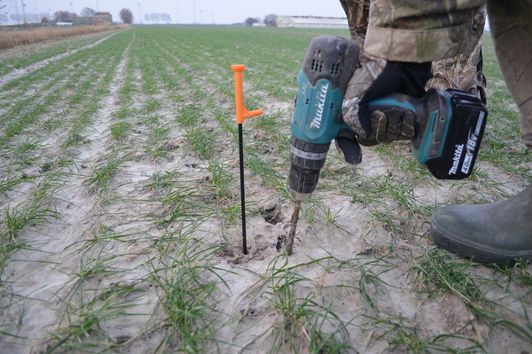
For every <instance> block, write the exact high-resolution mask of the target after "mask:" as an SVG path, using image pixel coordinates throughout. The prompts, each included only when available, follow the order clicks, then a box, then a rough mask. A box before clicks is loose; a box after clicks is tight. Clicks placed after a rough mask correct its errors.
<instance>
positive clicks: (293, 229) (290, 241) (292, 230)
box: [286, 201, 301, 255]
mask: <svg viewBox="0 0 532 354" xmlns="http://www.w3.org/2000/svg"><path fill="white" fill-rule="evenodd" d="M299 209H301V202H300V201H296V202H294V211H293V212H292V217H291V218H290V232H289V233H288V239H287V240H286V253H287V254H288V255H291V254H292V248H293V247H294V238H295V237H296V228H297V221H298V220H299Z"/></svg>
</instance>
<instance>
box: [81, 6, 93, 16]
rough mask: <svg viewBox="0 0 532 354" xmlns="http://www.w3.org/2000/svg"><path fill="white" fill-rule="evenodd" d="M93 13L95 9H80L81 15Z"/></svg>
mask: <svg viewBox="0 0 532 354" xmlns="http://www.w3.org/2000/svg"><path fill="white" fill-rule="evenodd" d="M95 13H96V11H95V10H94V9H91V8H90V7H84V8H83V10H81V16H94V14H95Z"/></svg>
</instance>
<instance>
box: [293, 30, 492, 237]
mask: <svg viewBox="0 0 532 354" xmlns="http://www.w3.org/2000/svg"><path fill="white" fill-rule="evenodd" d="M358 54H359V53H358V48H357V45H356V44H355V42H353V41H351V40H347V39H345V38H342V37H336V36H320V37H316V38H314V39H313V40H312V41H311V43H310V46H309V48H308V51H307V54H306V56H305V59H304V62H303V67H302V68H301V70H300V72H299V74H298V79H297V80H298V93H297V98H296V104H295V111H294V115H293V117H292V124H291V130H292V146H291V166H290V172H289V176H288V186H289V190H290V193H291V196H292V198H293V200H294V201H295V202H296V207H297V209H298V211H299V204H300V202H301V201H302V200H305V199H306V198H307V197H308V196H309V195H310V194H311V193H312V192H313V191H314V190H315V189H316V186H317V183H318V179H319V174H320V170H321V168H322V167H323V165H324V164H325V159H326V157H327V152H328V150H329V147H330V144H331V141H332V140H333V139H336V140H337V142H339V138H342V137H353V138H354V132H353V131H352V129H351V128H350V127H349V126H348V125H347V124H346V123H344V122H343V120H342V117H341V110H342V101H343V98H344V94H345V91H346V88H347V84H348V82H349V80H350V78H351V76H352V74H353V72H354V70H355V69H356V67H357V66H358ZM369 108H370V112H371V111H374V110H377V109H378V110H381V111H383V112H384V113H385V114H400V115H403V114H404V115H406V114H410V115H414V121H415V132H416V137H415V139H414V140H413V141H412V151H413V154H414V156H415V157H416V159H417V160H418V161H419V162H421V163H422V164H425V165H426V166H427V168H428V169H429V171H430V172H431V173H432V174H433V175H434V176H435V177H436V178H440V179H462V178H466V177H468V176H469V175H470V174H471V172H472V170H473V165H474V163H475V160H476V157H477V155H478V151H479V148H480V142H481V140H482V135H483V133H484V127H485V125H486V118H487V114H488V112H487V109H486V107H485V106H484V105H483V104H482V102H481V101H480V100H479V99H478V98H477V97H476V96H475V95H472V94H469V93H467V92H465V91H461V90H447V91H438V90H433V89H431V90H429V91H428V92H427V93H426V94H425V95H424V96H423V97H422V98H415V97H411V96H407V95H403V94H393V95H390V96H387V97H384V98H380V99H376V100H374V101H371V102H370V103H369ZM357 154H358V156H354V157H351V161H350V162H352V163H353V162H354V163H358V162H360V160H361V155H360V151H355V152H354V155H357ZM294 232H295V231H294Z"/></svg>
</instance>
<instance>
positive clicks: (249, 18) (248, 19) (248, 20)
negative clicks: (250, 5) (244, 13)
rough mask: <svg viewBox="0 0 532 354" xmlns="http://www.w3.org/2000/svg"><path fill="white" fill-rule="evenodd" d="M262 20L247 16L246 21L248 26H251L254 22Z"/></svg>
mask: <svg viewBox="0 0 532 354" xmlns="http://www.w3.org/2000/svg"><path fill="white" fill-rule="evenodd" d="M259 22H260V20H259V19H258V18H256V17H248V18H246V21H245V22H244V23H245V24H246V26H248V27H251V26H253V24H254V23H259Z"/></svg>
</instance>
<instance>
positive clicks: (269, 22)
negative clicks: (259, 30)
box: [264, 14, 277, 27]
mask: <svg viewBox="0 0 532 354" xmlns="http://www.w3.org/2000/svg"><path fill="white" fill-rule="evenodd" d="M264 24H265V25H266V26H268V27H277V15H276V14H269V15H266V17H264Z"/></svg>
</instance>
